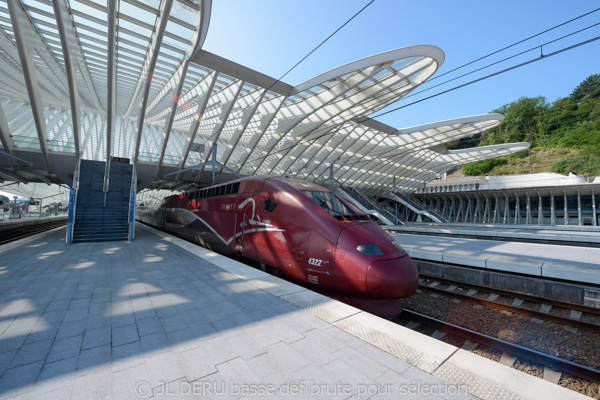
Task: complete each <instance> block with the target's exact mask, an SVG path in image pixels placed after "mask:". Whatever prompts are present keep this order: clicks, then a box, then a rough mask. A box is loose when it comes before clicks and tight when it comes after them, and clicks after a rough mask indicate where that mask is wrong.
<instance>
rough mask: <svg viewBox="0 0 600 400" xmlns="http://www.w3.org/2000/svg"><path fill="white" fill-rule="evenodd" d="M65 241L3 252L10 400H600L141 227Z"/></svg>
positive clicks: (1, 295)
mask: <svg viewBox="0 0 600 400" xmlns="http://www.w3.org/2000/svg"><path fill="white" fill-rule="evenodd" d="M64 235H65V228H57V229H55V230H53V231H49V232H46V233H43V234H40V235H36V236H33V237H30V238H26V239H22V240H19V241H18V242H13V243H10V244H8V245H3V246H0V277H1V279H0V397H3V398H8V397H12V396H16V397H15V398H32V397H35V398H40V397H41V398H82V397H86V398H101V397H110V398H130V399H131V398H150V397H155V398H158V397H161V396H164V397H167V396H170V395H172V396H175V395H178V396H181V397H185V395H190V396H191V395H196V396H202V397H208V398H219V397H221V396H225V397H226V398H249V397H250V398H252V397H253V398H265V397H269V398H286V397H292V398H309V397H314V396H319V397H323V398H339V399H347V398H357V399H358V398H361V399H363V398H400V397H402V396H403V395H412V396H413V397H419V396H431V397H434V398H440V397H443V398H445V399H474V398H489V399H495V398H521V397H524V398H545V399H584V398H586V397H585V396H582V395H580V394H578V393H575V392H572V391H569V390H567V389H565V388H562V387H559V386H556V385H554V384H551V383H549V382H546V381H544V380H542V379H538V378H535V377H533V376H530V375H526V374H524V373H522V372H519V371H517V370H515V369H511V368H509V367H506V366H503V365H501V364H499V363H495V362H493V361H491V360H488V359H485V358H482V357H479V356H477V355H474V354H472V353H470V352H467V351H465V350H462V349H459V348H456V347H455V346H452V345H449V344H446V343H443V342H441V341H438V340H435V339H433V338H430V337H428V336H424V335H421V334H419V333H416V332H414V331H411V330H409V329H407V328H404V327H402V326H399V325H396V324H394V323H392V322H390V321H387V320H385V319H381V318H378V317H375V316H373V315H370V314H368V313H365V312H363V311H360V310H357V309H355V308H353V307H350V306H348V305H345V304H342V303H339V302H337V301H334V300H331V299H329V298H327V297H324V296H321V295H319V294H316V293H314V292H312V291H310V290H307V289H306V288H303V287H300V286H297V285H295V284H292V283H290V282H287V281H283V280H280V279H278V278H275V277H273V276H271V275H267V274H265V273H263V272H262V271H259V270H256V269H253V268H250V267H248V266H246V265H244V264H241V263H238V262H236V261H234V260H231V259H228V258H225V257H222V256H220V255H217V254H215V253H213V252H211V251H208V250H206V249H203V248H201V247H198V246H196V245H194V244H191V243H189V242H185V241H183V240H180V239H178V238H174V237H172V236H170V235H167V234H164V233H162V232H159V231H155V230H153V229H151V228H147V227H145V226H142V225H140V224H138V225H137V230H136V239H135V240H134V241H133V242H96V243H79V244H74V245H66V244H65V243H64ZM253 393H254V394H256V395H252V394H253Z"/></svg>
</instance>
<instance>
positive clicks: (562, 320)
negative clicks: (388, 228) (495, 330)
mask: <svg viewBox="0 0 600 400" xmlns="http://www.w3.org/2000/svg"><path fill="white" fill-rule="evenodd" d="M419 286H420V287H422V288H423V289H427V290H433V291H436V292H440V293H444V294H449V295H453V296H457V297H462V298H465V299H468V300H472V301H473V302H475V303H478V304H482V305H487V306H490V307H492V308H496V309H498V310H505V311H510V312H514V313H520V314H525V315H529V316H536V317H540V318H543V319H545V320H548V321H552V322H557V323H559V324H562V325H568V326H573V327H576V328H582V329H587V330H591V331H594V332H600V325H597V324H594V323H591V322H585V321H580V320H577V319H572V318H568V317H561V316H559V315H554V314H550V313H547V312H543V311H536V310H529V309H526V308H522V307H519V306H513V305H510V304H504V303H500V302H497V301H494V300H488V299H482V298H479V297H475V295H468V294H466V293H456V292H453V291H450V290H448V289H442V288H438V287H430V286H425V285H421V284H420V285H419ZM511 297H514V296H511ZM538 303H539V301H538Z"/></svg>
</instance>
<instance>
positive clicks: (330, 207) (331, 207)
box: [302, 190, 356, 216]
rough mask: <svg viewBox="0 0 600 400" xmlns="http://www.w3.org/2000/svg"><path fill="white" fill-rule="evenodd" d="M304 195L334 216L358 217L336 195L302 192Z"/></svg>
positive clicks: (309, 191)
mask: <svg viewBox="0 0 600 400" xmlns="http://www.w3.org/2000/svg"><path fill="white" fill-rule="evenodd" d="M302 193H304V194H305V195H307V196H308V197H310V198H311V199H312V200H313V201H314V202H315V203H317V204H318V205H320V206H321V207H322V208H323V209H324V210H325V211H327V212H328V213H329V214H331V215H333V216H336V215H356V213H355V212H354V211H352V210H351V209H350V208H348V207H347V206H346V205H345V204H344V203H343V202H342V201H341V200H340V199H339V198H338V197H337V196H336V195H335V194H333V193H331V192H317V191H313V190H302Z"/></svg>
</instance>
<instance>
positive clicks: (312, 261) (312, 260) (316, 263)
mask: <svg viewBox="0 0 600 400" xmlns="http://www.w3.org/2000/svg"><path fill="white" fill-rule="evenodd" d="M308 263H309V264H310V265H314V266H316V267H320V266H321V264H323V260H321V259H319V258H309V259H308Z"/></svg>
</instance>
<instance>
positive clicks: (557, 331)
mask: <svg viewBox="0 0 600 400" xmlns="http://www.w3.org/2000/svg"><path fill="white" fill-rule="evenodd" d="M432 293H434V291H433V290H428V289H427V288H422V290H421V291H420V293H418V294H415V295H413V296H411V297H409V298H407V299H404V300H403V303H404V307H405V308H406V309H407V310H412V311H416V312H418V313H421V314H425V315H428V316H431V317H433V318H437V319H439V320H442V321H446V322H448V323H451V324H454V325H458V326H461V327H465V328H468V329H472V330H474V331H477V332H480V333H483V334H486V335H489V336H493V337H497V338H500V339H502V340H506V341H508V342H511V343H515V344H518V345H521V346H523V347H527V348H530V349H534V350H538V351H541V352H543V353H546V354H550V355H554V356H557V357H560V358H564V359H566V360H569V361H573V362H576V363H578V364H582V365H585V366H589V367H592V368H595V369H600V346H599V345H598V343H600V334H599V333H597V332H592V331H589V330H586V329H578V330H577V332H571V331H568V330H566V329H565V326H564V325H562V324H558V323H555V322H550V321H539V320H538V319H536V318H532V317H530V316H524V315H519V314H514V313H507V312H501V311H499V310H495V309H493V308H490V307H489V306H485V305H481V304H479V303H478V302H477V301H476V300H471V299H466V300H463V301H461V302H460V303H458V304H457V303H456V302H455V301H456V297H455V296H452V295H451V294H440V295H439V297H431V294H432ZM480 296H481V297H482V298H487V297H488V296H489V293H480ZM477 297H479V296H477ZM500 298H502V296H501V297H500ZM453 300H454V301H453ZM502 301H503V302H506V301H508V303H509V304H510V303H512V299H510V301H509V299H508V298H507V299H502ZM523 306H524V307H525V308H528V309H538V310H539V308H540V304H539V303H533V302H529V301H526V302H524V303H523V305H522V307H523ZM551 313H553V314H555V315H560V316H566V317H568V316H569V314H570V311H569V310H567V309H565V308H554V307H553V309H552V310H551ZM581 319H582V320H593V321H592V322H597V323H600V321H599V320H600V317H599V316H597V315H590V314H583V316H582V318H581ZM536 320H537V321H538V322H536ZM418 330H422V331H423V333H427V334H431V333H432V332H427V329H426V328H425V327H420V328H419V329H418ZM442 340H443V341H445V342H448V343H451V344H454V345H456V346H458V347H460V346H461V345H462V343H463V342H464V339H461V338H458V337H456V336H453V335H448V334H446V335H444V337H443V338H442ZM473 352H474V353H476V354H479V355H481V356H482V357H486V358H490V359H492V360H495V361H499V360H500V357H501V355H502V353H501V352H498V351H496V350H493V349H489V348H485V347H482V346H478V347H477V348H476V349H475V350H474V351H473ZM513 368H516V369H518V370H521V371H524V372H526V373H529V374H531V375H535V376H539V377H543V371H544V368H543V366H540V365H535V364H532V363H529V362H528V361H525V360H521V359H518V360H517V361H516V362H515V364H514V365H513ZM559 384H560V385H561V386H565V387H568V388H569V389H572V390H575V391H577V392H580V393H583V394H586V395H587V396H590V397H593V398H597V399H600V392H599V386H598V384H596V383H592V382H589V381H586V380H583V379H580V378H575V377H572V376H571V377H568V376H563V378H562V379H561V382H560V383H559Z"/></svg>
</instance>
